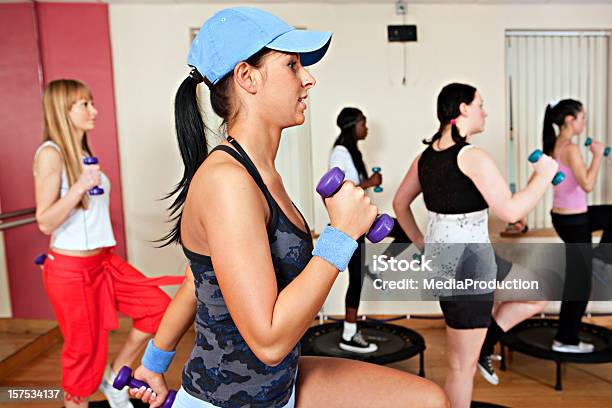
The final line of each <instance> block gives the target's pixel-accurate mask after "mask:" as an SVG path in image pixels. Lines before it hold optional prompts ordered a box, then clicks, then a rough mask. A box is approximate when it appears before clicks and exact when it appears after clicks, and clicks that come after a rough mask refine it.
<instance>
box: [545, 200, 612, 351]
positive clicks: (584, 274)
mask: <svg viewBox="0 0 612 408" xmlns="http://www.w3.org/2000/svg"><path fill="white" fill-rule="evenodd" d="M551 216H552V223H553V226H554V227H555V231H557V234H559V237H560V238H561V239H562V240H563V242H565V243H568V244H569V243H591V242H592V241H591V234H592V233H593V232H594V231H598V230H602V229H603V235H602V237H601V242H602V243H610V242H612V205H593V206H589V209H588V211H587V212H586V213H582V214H572V215H561V214H554V213H551ZM592 262H593V250H592V248H591V246H590V245H567V246H566V247H565V282H564V285H563V299H564V300H563V302H562V303H561V311H560V312H559V331H558V332H557V335H556V336H555V340H558V341H560V342H562V343H566V344H578V342H579V341H580V340H579V338H578V332H579V330H580V322H581V320H582V315H584V311H585V310H586V307H587V304H588V302H589V297H590V296H591V280H592V277H593V264H592Z"/></svg>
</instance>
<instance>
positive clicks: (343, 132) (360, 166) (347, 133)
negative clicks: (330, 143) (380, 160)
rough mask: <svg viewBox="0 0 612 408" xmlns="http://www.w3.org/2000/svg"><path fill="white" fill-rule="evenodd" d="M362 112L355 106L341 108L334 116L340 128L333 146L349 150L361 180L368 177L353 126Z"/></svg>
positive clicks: (361, 116) (360, 117)
mask: <svg viewBox="0 0 612 408" xmlns="http://www.w3.org/2000/svg"><path fill="white" fill-rule="evenodd" d="M363 117H364V116H363V112H361V111H360V110H359V109H357V108H343V109H342V110H341V111H340V113H339V114H338V117H337V118H336V125H338V127H339V128H340V135H338V137H337V138H336V141H335V142H334V146H344V147H346V149H347V150H348V151H349V153H350V155H351V159H352V160H353V164H354V165H355V168H356V169H357V173H359V177H361V179H362V180H365V179H367V178H368V171H367V170H366V165H365V163H364V162H363V156H362V154H361V151H360V150H359V148H358V147H357V138H356V137H355V126H357V122H359V121H360V120H361V119H362V118H363Z"/></svg>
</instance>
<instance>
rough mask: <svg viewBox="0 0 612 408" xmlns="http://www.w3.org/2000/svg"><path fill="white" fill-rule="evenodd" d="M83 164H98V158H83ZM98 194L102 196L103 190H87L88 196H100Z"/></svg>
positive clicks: (96, 188) (99, 188)
mask: <svg viewBox="0 0 612 408" xmlns="http://www.w3.org/2000/svg"><path fill="white" fill-rule="evenodd" d="M83 164H84V165H86V166H88V165H90V164H98V158H97V157H84V158H83ZM100 194H104V189H103V188H102V187H100V186H96V187H94V188H92V189H91V190H89V195H100Z"/></svg>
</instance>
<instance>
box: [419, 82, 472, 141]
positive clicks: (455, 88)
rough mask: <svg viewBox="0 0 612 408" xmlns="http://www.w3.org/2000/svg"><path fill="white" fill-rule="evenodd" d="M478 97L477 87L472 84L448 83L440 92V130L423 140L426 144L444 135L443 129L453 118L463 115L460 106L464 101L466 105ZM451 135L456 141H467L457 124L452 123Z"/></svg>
mask: <svg viewBox="0 0 612 408" xmlns="http://www.w3.org/2000/svg"><path fill="white" fill-rule="evenodd" d="M475 97H476V88H474V87H473V86H471V85H466V84H459V83H452V84H448V85H446V86H445V87H444V88H442V90H441V91H440V93H439V94H438V103H437V113H438V120H439V121H440V127H439V128H438V131H437V132H436V134H435V135H433V137H432V138H431V139H430V140H427V139H425V140H423V143H424V144H426V145H432V144H434V143H435V142H436V140H439V139H440V138H441V137H442V131H443V130H444V128H445V127H446V126H447V125H448V124H450V123H451V121H452V120H453V119H456V118H457V117H458V116H459V115H461V111H460V110H459V107H460V106H461V104H462V103H465V104H466V105H469V104H471V103H472V102H473V101H474V98H475ZM451 136H452V137H453V141H454V142H455V143H461V142H465V137H464V136H461V133H459V128H458V127H457V125H456V124H454V123H452V128H451Z"/></svg>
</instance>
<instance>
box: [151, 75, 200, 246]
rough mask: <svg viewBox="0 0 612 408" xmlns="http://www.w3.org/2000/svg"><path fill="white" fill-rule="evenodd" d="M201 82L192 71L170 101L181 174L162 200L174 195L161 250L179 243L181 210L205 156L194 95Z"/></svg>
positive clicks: (198, 108) (198, 76) (169, 208)
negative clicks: (167, 230) (182, 167)
mask: <svg viewBox="0 0 612 408" xmlns="http://www.w3.org/2000/svg"><path fill="white" fill-rule="evenodd" d="M202 81H203V78H202V76H201V75H200V74H199V73H198V71H197V70H195V69H194V70H193V71H192V73H191V74H190V75H189V76H188V77H187V78H185V80H184V81H183V82H182V83H181V85H180V86H179V89H178V91H177V92H176V97H175V99H174V125H175V127H176V138H177V140H178V146H179V151H180V153H181V158H182V159H183V165H184V170H183V177H182V178H181V181H179V182H178V184H177V185H176V187H175V188H174V190H172V191H171V192H170V193H169V194H167V195H166V196H165V197H164V199H168V198H170V197H172V196H173V195H175V194H176V197H175V199H174V201H173V202H172V204H170V206H169V207H168V210H169V211H170V217H171V221H172V222H174V227H173V228H172V230H171V231H170V232H169V233H168V234H167V235H166V236H164V237H163V238H162V239H161V240H162V241H165V242H164V244H163V245H162V246H166V245H169V244H172V243H180V242H181V217H182V215H183V211H182V209H183V204H185V199H186V198H187V191H188V190H189V184H190V183H191V179H193V176H194V175H195V173H196V171H197V170H198V168H199V167H200V165H201V164H202V163H204V159H206V157H207V156H208V146H207V144H206V134H205V132H204V121H203V119H202V114H201V112H200V106H199V103H198V94H197V88H198V84H199V83H200V82H202Z"/></svg>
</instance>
